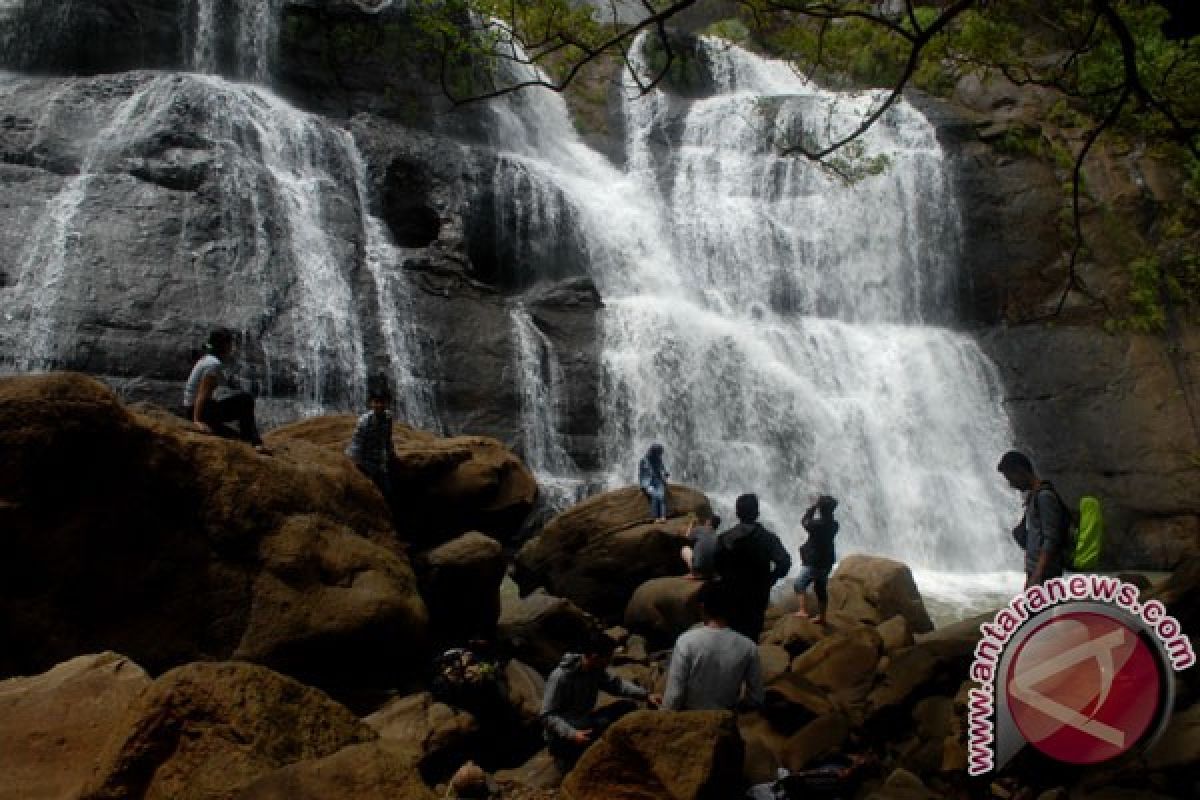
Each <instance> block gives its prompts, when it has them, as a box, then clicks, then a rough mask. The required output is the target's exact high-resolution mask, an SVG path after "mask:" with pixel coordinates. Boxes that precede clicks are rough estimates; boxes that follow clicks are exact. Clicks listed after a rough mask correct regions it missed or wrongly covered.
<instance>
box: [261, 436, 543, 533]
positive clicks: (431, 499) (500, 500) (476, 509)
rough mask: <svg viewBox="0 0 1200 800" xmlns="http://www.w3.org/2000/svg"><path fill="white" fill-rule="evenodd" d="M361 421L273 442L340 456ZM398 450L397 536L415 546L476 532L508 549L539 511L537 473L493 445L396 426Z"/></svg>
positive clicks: (480, 438) (395, 484) (394, 486)
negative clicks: (305, 444) (400, 534)
mask: <svg viewBox="0 0 1200 800" xmlns="http://www.w3.org/2000/svg"><path fill="white" fill-rule="evenodd" d="M355 420H356V418H355V417H354V416H352V415H349V414H343V415H336V416H328V417H318V418H315V419H308V420H302V421H300V422H295V423H292V424H290V425H285V426H283V427H281V428H277V429H276V430H274V431H272V432H271V434H270V435H269V436H268V437H267V440H268V442H270V443H271V444H272V445H275V444H277V443H282V442H293V441H304V442H309V443H312V444H316V445H319V446H320V447H322V448H325V449H326V450H328V451H330V452H333V453H336V454H338V455H341V453H342V452H343V451H344V450H345V448H346V445H347V444H348V443H349V441H350V436H351V435H352V434H353V433H354V425H355ZM392 442H393V444H394V445H395V450H396V458H395V461H394V462H393V463H392V464H391V478H392V489H393V492H394V495H395V497H394V498H393V502H394V504H393V509H394V511H395V516H396V523H397V528H398V529H399V530H400V531H401V532H403V533H407V534H408V535H410V536H411V537H412V538H413V539H414V540H416V541H420V542H426V543H436V542H443V541H446V540H448V539H452V538H454V537H455V536H458V535H459V534H462V533H466V532H467V531H472V530H474V531H483V532H484V533H486V534H487V535H489V536H492V537H493V538H496V539H499V540H500V541H508V540H509V539H511V538H512V537H513V536H514V535H516V534H517V533H518V532H519V531H520V529H521V523H522V522H523V521H524V520H525V517H527V516H528V515H529V512H530V511H532V510H533V505H534V502H535V501H536V500H537V481H536V480H535V479H534V477H533V473H531V472H530V471H529V469H528V468H527V467H526V466H525V464H524V463H523V462H522V461H521V460H520V459H519V458H517V457H516V456H515V455H514V454H513V453H512V452H511V451H509V450H508V449H507V448H506V447H504V445H503V444H501V443H500V442H499V441H497V440H495V439H489V438H487V437H484V436H454V437H450V438H441V437H438V436H434V435H432V434H429V433H426V432H424V431H418V430H416V429H414V428H410V427H408V426H407V425H402V424H398V423H397V424H394V425H393V429H392Z"/></svg>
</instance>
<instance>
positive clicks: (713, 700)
mask: <svg viewBox="0 0 1200 800" xmlns="http://www.w3.org/2000/svg"><path fill="white" fill-rule="evenodd" d="M696 602H697V603H699V605H700V610H701V613H702V614H703V615H704V624H703V625H700V626H697V627H695V628H692V629H691V630H690V631H688V632H686V633H684V634H683V635H682V636H680V637H679V640H678V641H676V642H675V649H674V650H673V651H672V653H671V665H670V667H669V668H668V670H667V690H666V692H665V693H664V694H663V708H665V709H667V710H669V711H734V710H736V708H737V707H738V705H739V701H740V700H741V698H742V687H743V686H745V687H746V697H745V706H746V707H748V708H757V707H758V706H761V705H762V702H763V684H762V668H761V666H760V665H759V661H758V646H757V645H755V643H754V642H752V641H750V640H749V639H748V638H746V637H745V636H743V635H742V634H740V633H738V632H737V631H735V630H733V629H731V628H730V627H729V609H730V598H729V595H728V591H727V588H726V586H725V585H724V584H723V583H722V582H720V581H710V582H709V583H706V584H704V585H703V586H702V587H700V590H699V591H697V592H696Z"/></svg>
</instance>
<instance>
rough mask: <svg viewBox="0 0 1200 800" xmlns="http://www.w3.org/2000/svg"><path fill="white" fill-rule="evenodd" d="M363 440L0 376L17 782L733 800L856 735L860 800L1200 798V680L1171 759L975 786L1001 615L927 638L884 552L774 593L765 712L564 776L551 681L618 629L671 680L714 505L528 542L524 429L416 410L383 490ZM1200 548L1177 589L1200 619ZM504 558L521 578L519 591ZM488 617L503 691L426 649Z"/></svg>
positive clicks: (1186, 608) (343, 426)
mask: <svg viewBox="0 0 1200 800" xmlns="http://www.w3.org/2000/svg"><path fill="white" fill-rule="evenodd" d="M350 430H351V420H350V419H349V418H345V417H325V418H315V419H310V420H307V421H305V422H302V423H297V424H295V425H292V426H288V427H285V428H282V429H279V430H277V431H274V432H272V433H271V434H270V435H269V436H268V442H269V443H270V444H271V446H272V447H273V449H274V451H275V455H274V456H271V457H264V456H259V455H257V454H255V453H254V451H253V450H252V449H250V448H249V447H248V446H246V445H243V444H241V443H238V442H232V441H226V440H220V439H216V438H213V437H210V436H205V435H201V434H198V433H196V432H194V431H191V430H189V429H188V428H187V426H186V425H185V424H184V423H183V422H182V421H181V420H177V419H175V418H173V417H171V416H170V415H169V414H167V413H166V412H164V411H161V410H159V409H156V408H153V407H149V406H139V407H129V406H125V405H123V404H122V403H120V402H119V401H118V400H117V398H116V397H115V396H114V395H113V394H112V393H111V392H110V391H109V390H108V389H107V388H105V387H104V386H103V385H101V384H99V383H98V382H96V381H94V380H92V379H90V378H86V377H83V376H79V375H72V374H50V375H45V376H36V377H21V378H4V379H0V449H2V450H3V452H4V453H5V454H6V458H5V459H4V461H3V463H2V464H0V530H3V532H4V535H3V543H4V544H5V546H6V554H5V558H4V559H3V560H2V561H0V678H2V679H3V680H0V775H3V776H4V778H3V780H2V781H0V798H5V799H6V800H7V798H14V799H15V798H22V800H32V799H33V798H117V797H120V798H160V797H161V798H166V797H170V798H182V799H184V800H186V799H188V798H209V799H211V798H283V797H287V798H328V797H345V796H355V797H360V798H366V799H367V800H369V799H370V798H385V797H387V798H395V797H404V798H413V799H417V798H434V797H441V796H445V793H446V781H447V780H448V779H449V778H450V776H451V775H452V773H453V772H454V771H455V770H457V769H458V767H459V766H460V765H462V764H463V763H464V762H466V761H467V760H473V761H475V762H476V763H477V764H479V765H481V767H482V768H483V769H484V770H485V771H486V776H487V780H488V781H489V782H490V787H491V792H492V794H491V796H492V797H496V798H540V799H541V800H551V798H571V799H572V800H584V799H585V798H587V799H590V798H597V800H598V799H599V798H605V799H606V800H611V798H635V797H636V798H670V799H671V800H682V799H683V798H712V799H713V800H725V799H726V798H736V797H739V796H741V793H742V792H743V791H744V789H745V787H746V786H748V785H750V784H754V783H759V782H764V781H769V780H772V779H773V778H774V777H775V775H776V773H777V770H778V769H779V768H781V767H782V768H786V769H788V770H791V771H793V772H795V771H800V770H803V769H806V768H809V767H812V766H815V765H820V764H823V763H827V762H828V760H829V759H830V758H831V757H834V756H845V755H850V754H852V755H854V756H856V757H860V758H861V759H862V763H863V765H862V767H861V769H859V770H858V771H856V773H855V778H854V783H855V785H854V788H853V789H852V790H850V794H851V795H852V796H855V797H861V798H925V797H929V798H933V797H980V796H995V797H1005V796H1013V795H1012V793H1011V792H1012V791H1013V789H1014V788H1016V787H1022V786H1023V787H1027V788H1030V789H1037V790H1044V791H1052V792H1054V793H1052V794H1049V795H1042V796H1046V797H1060V796H1064V795H1063V792H1064V791H1066V789H1068V788H1069V790H1070V796H1071V797H1072V798H1074V797H1080V798H1118V797H1133V796H1137V797H1180V796H1187V793H1188V791H1189V790H1190V789H1192V788H1194V783H1193V782H1194V780H1195V774H1196V767H1197V763H1198V761H1200V746H1198V742H1200V740H1198V739H1197V738H1196V721H1197V720H1198V719H1200V714H1198V710H1200V705H1197V700H1200V684H1198V683H1197V681H1196V678H1195V674H1194V673H1195V670H1191V671H1189V672H1185V673H1183V674H1182V676H1181V682H1180V684H1179V688H1178V693H1177V708H1176V714H1175V717H1174V719H1173V721H1172V722H1171V724H1170V728H1169V729H1168V730H1167V732H1166V734H1165V736H1164V738H1163V740H1162V743H1161V744H1160V745H1159V746H1158V747H1157V748H1155V749H1154V750H1153V751H1151V753H1150V754H1149V755H1148V756H1146V757H1139V758H1136V759H1133V758H1130V759H1127V760H1125V761H1118V762H1115V763H1114V764H1110V765H1106V766H1105V768H1104V769H1102V770H1096V771H1092V772H1088V773H1086V774H1085V773H1074V772H1070V771H1063V770H1057V769H1049V768H1048V767H1047V765H1046V764H1044V763H1040V762H1038V761H1036V760H1035V759H1032V758H1022V759H1019V760H1018V761H1017V762H1016V763H1015V764H1014V765H1013V766H1012V767H1011V768H1009V769H1007V770H1006V772H1005V778H1004V781H1005V782H1004V783H1001V782H996V781H994V780H993V779H990V778H989V779H986V780H978V781H976V780H972V779H968V778H967V776H966V773H965V767H966V750H965V713H966V711H965V703H966V699H965V698H966V691H967V689H968V688H969V687H970V686H971V685H972V684H970V683H969V682H968V681H967V674H968V665H969V662H970V659H971V657H972V652H973V650H974V647H975V644H976V641H977V639H978V636H979V632H978V627H977V623H976V622H972V621H968V622H967V623H963V624H961V625H956V626H951V627H949V628H945V629H938V630H931V628H932V625H931V623H930V620H929V617H928V614H927V613H926V610H925V608H924V604H923V603H922V601H921V597H920V595H919V593H918V592H917V590H916V587H915V585H914V584H913V580H912V576H911V574H910V572H909V570H908V569H907V568H906V567H905V566H904V565H903V564H900V563H897V562H894V561H889V560H887V559H881V558H876V557H872V556H867V555H847V556H846V557H844V558H843V559H842V561H841V562H840V564H839V567H838V569H837V572H836V573H835V575H834V577H833V579H832V581H831V587H830V591H831V605H830V613H829V624H828V625H827V626H825V627H820V626H817V625H814V624H813V623H812V622H811V621H808V620H803V619H798V618H796V617H794V616H792V615H791V614H789V613H787V612H788V611H790V610H792V609H791V607H789V606H788V605H786V604H785V605H782V606H780V607H777V608H774V609H772V611H771V613H770V614H769V615H768V619H767V626H766V629H765V630H764V631H763V634H762V636H761V637H760V641H759V653H760V658H761V660H762V664H763V669H764V673H765V674H764V677H765V679H766V683H767V702H766V704H765V706H764V707H763V708H762V709H760V710H758V711H755V712H752V713H742V714H738V715H734V714H730V713H716V712H683V713H675V712H660V711H641V712H638V713H635V714H632V715H631V716H629V717H627V718H625V719H624V720H622V721H621V722H620V723H619V724H618V725H616V726H614V727H613V728H611V729H610V730H609V731H608V733H607V734H606V735H605V736H604V738H603V739H602V740H601V741H600V742H599V743H598V744H597V745H596V746H594V747H592V748H591V749H590V750H589V752H588V753H587V754H586V755H585V757H584V758H583V759H582V760H581V761H580V763H579V764H578V765H577V767H576V768H575V769H574V770H573V771H572V772H571V773H570V774H568V775H566V776H561V775H558V774H557V772H556V771H555V769H554V767H553V763H552V761H551V760H550V759H549V758H548V756H547V754H546V752H545V751H544V750H542V743H541V739H540V735H539V734H540V723H539V718H538V714H539V710H540V701H541V694H542V691H543V686H544V681H545V677H546V676H547V674H548V673H549V671H550V670H551V669H552V668H553V666H554V665H555V664H556V663H557V661H558V660H559V659H560V658H561V656H562V654H563V653H564V652H566V651H568V650H569V649H571V648H572V647H573V646H574V644H575V643H576V642H578V641H579V639H580V637H581V636H583V635H584V634H585V633H586V632H587V631H589V630H592V629H594V628H597V627H603V628H606V629H608V631H609V633H610V634H611V635H612V636H614V637H615V638H616V639H617V641H618V642H619V643H620V648H619V649H618V652H617V656H616V659H615V661H614V664H615V665H616V666H615V667H614V669H615V671H616V672H617V673H619V674H621V675H622V676H623V677H625V678H627V679H629V680H633V681H635V682H637V683H639V684H641V685H642V686H644V687H646V688H648V689H651V690H654V691H660V692H661V691H662V689H663V683H664V674H665V668H666V662H667V658H668V657H669V648H670V646H671V644H672V642H673V641H674V638H675V637H676V636H678V634H679V633H681V632H682V631H683V630H686V629H687V627H689V626H690V625H691V624H693V623H694V622H695V621H696V620H697V619H698V616H697V610H696V608H695V607H694V604H693V603H692V602H691V596H692V595H693V594H694V592H695V590H696V588H697V583H696V582H695V581H689V580H686V579H685V578H683V577H681V575H682V573H683V571H684V570H683V564H682V562H681V561H680V560H679V556H678V549H679V545H680V544H681V539H680V536H679V535H680V534H681V533H682V532H683V530H684V528H685V526H686V517H685V515H686V514H687V512H688V510H689V509H691V508H693V507H695V506H696V505H697V504H699V503H701V502H704V500H705V498H704V497H703V495H702V494H700V493H699V492H698V491H696V490H695V489H691V488H688V487H684V486H672V487H671V495H672V496H671V499H672V504H671V507H672V508H673V509H674V516H672V517H671V518H670V519H668V520H667V521H666V522H665V523H662V524H655V523H653V522H651V521H650V520H649V519H648V518H647V509H646V508H645V503H644V501H643V500H642V498H641V496H640V495H639V494H638V492H637V491H636V490H634V489H623V490H618V491H615V492H609V493H606V494H602V495H598V496H595V497H592V498H589V499H588V500H586V501H584V502H582V503H580V504H578V505H577V506H575V507H573V508H571V509H568V510H567V511H565V512H564V513H562V514H559V515H558V516H556V517H555V518H553V519H552V520H550V521H549V523H548V524H547V525H546V526H545V527H544V528H543V529H542V530H541V531H540V532H537V533H536V535H534V536H533V538H531V539H529V540H527V541H525V542H523V543H522V542H520V541H518V537H519V535H520V533H519V532H520V530H521V522H522V520H523V519H524V517H525V516H526V515H527V514H528V513H529V512H530V510H531V509H532V508H533V504H534V502H535V500H536V491H537V487H536V484H535V483H534V481H533V479H532V477H531V476H530V474H529V472H528V470H527V469H526V468H525V467H524V465H523V464H521V462H520V461H519V460H518V459H517V458H516V457H514V456H513V455H512V454H511V453H508V452H507V451H506V450H505V449H504V448H503V447H502V446H501V445H499V443H497V442H495V441H494V440H489V439H486V438H481V437H470V438H463V437H459V438H449V439H446V438H440V437H436V436H433V435H431V434H427V433H422V432H420V431H415V430H411V429H408V428H405V427H403V426H397V430H396V433H395V444H396V449H397V462H396V463H395V464H394V468H395V474H396V475H397V477H398V478H399V483H400V485H401V486H402V489H401V491H399V492H398V493H397V498H396V502H395V503H394V504H393V506H392V507H391V508H390V509H389V507H388V504H387V503H386V502H385V500H384V499H383V497H381V496H380V495H379V494H378V492H377V491H376V490H375V488H374V486H373V484H371V483H370V482H369V481H368V480H366V479H365V478H364V477H362V476H361V475H360V474H359V473H358V471H357V470H356V469H355V468H354V467H353V465H352V464H351V463H350V462H349V460H348V459H346V458H345V457H344V456H343V455H342V454H341V449H342V448H343V447H344V443H345V440H346V438H347V437H348V435H349V432H350ZM1198 564H1200V562H1196V561H1194V560H1193V561H1191V562H1188V563H1187V564H1186V565H1185V566H1184V567H1181V568H1180V569H1179V570H1177V571H1176V573H1175V575H1174V576H1173V577H1172V578H1170V579H1169V580H1168V581H1167V582H1166V583H1165V584H1164V585H1163V586H1161V587H1159V588H1158V589H1156V590H1155V593H1156V596H1158V597H1160V598H1161V599H1162V600H1163V601H1164V602H1165V603H1166V604H1167V607H1168V609H1169V610H1170V612H1171V613H1172V614H1174V615H1175V616H1176V617H1178V618H1179V620H1180V621H1181V622H1182V623H1183V626H1184V630H1185V631H1193V632H1194V631H1196V630H1198V629H1200V611H1198V609H1200V605H1198V598H1200V595H1198V594H1197V586H1198V584H1200V565H1198ZM510 571H513V572H514V573H515V575H516V578H517V580H518V581H519V582H520V584H521V586H522V588H523V589H524V590H525V591H526V594H525V595H524V596H523V597H522V596H518V595H517V594H516V593H514V592H511V591H501V583H502V580H503V579H504V576H505V574H506V573H508V572H510ZM480 638H485V639H487V640H489V641H490V642H491V647H492V650H491V655H490V659H491V661H490V662H489V663H494V664H495V665H496V673H495V676H496V680H495V684H494V685H495V686H496V687H497V695H496V698H497V702H493V703H490V704H484V705H482V706H481V705H477V704H472V703H470V702H468V701H466V700H463V701H461V702H459V701H456V700H455V699H454V698H453V697H450V696H448V695H447V694H446V692H445V691H444V686H439V685H438V683H437V682H436V681H434V680H433V678H434V675H433V674H432V673H431V671H430V669H429V665H430V661H431V658H432V656H433V655H434V654H435V653H438V652H441V651H442V650H443V649H444V648H447V647H452V646H461V645H463V644H465V643H467V642H468V641H469V640H472V639H480ZM1006 787H1007V788H1006ZM1031 796H1032V795H1031Z"/></svg>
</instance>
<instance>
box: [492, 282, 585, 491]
mask: <svg viewBox="0 0 1200 800" xmlns="http://www.w3.org/2000/svg"><path fill="white" fill-rule="evenodd" d="M509 315H510V317H511V319H512V326H513V341H514V343H515V344H516V349H515V354H514V356H515V358H514V361H515V363H514V365H513V366H514V372H515V378H516V383H517V387H518V390H519V392H520V398H521V412H520V414H521V415H520V420H519V424H518V430H519V433H520V436H521V442H522V445H523V453H522V456H523V457H524V459H525V462H526V463H527V464H529V465H530V467H531V468H532V469H533V471H534V475H535V476H536V477H537V479H538V485H539V486H540V487H541V489H542V493H543V494H544V495H549V496H548V497H545V498H543V500H544V501H546V502H548V503H549V504H550V505H557V506H559V507H562V506H566V505H569V504H570V503H572V502H574V501H577V500H579V499H580V493H581V491H582V490H583V486H584V484H583V481H582V479H581V477H580V474H579V470H578V469H576V467H575V463H574V461H573V460H572V459H571V456H570V454H569V453H567V448H566V447H565V446H564V443H563V437H562V433H561V432H562V430H563V428H564V423H565V422H566V399H565V394H566V393H565V383H566V378H565V376H564V374H563V369H562V364H561V363H560V362H559V358H558V354H557V353H556V352H555V349H554V343H553V342H551V341H550V338H549V337H548V336H546V334H544V333H542V331H541V329H540V328H538V326H537V323H536V322H535V321H534V319H533V316H532V315H531V314H530V313H529V311H528V309H526V308H525V307H524V306H521V305H518V306H517V307H515V308H513V309H512V310H511V311H510V312H509Z"/></svg>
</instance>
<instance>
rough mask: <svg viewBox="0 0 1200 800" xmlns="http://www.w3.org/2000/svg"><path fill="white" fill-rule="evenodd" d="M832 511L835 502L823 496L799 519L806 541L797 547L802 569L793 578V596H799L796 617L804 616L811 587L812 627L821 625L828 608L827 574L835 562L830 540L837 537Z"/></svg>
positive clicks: (836, 525) (835, 557)
mask: <svg viewBox="0 0 1200 800" xmlns="http://www.w3.org/2000/svg"><path fill="white" fill-rule="evenodd" d="M835 508H837V500H835V499H834V498H833V497H830V496H829V495H827V494H823V495H821V496H820V497H818V498H817V501H816V502H815V503H813V504H812V505H811V506H809V507H808V510H807V511H805V512H804V517H803V519H801V524H803V525H804V530H806V531H808V541H806V542H805V543H804V544H803V545H801V547H800V563H802V564H803V565H804V568H803V569H801V570H800V574H799V575H797V576H796V584H795V589H796V594H798V595H800V610H799V611H797V612H796V616H797V617H807V616H808V594H807V590H808V587H809V586H810V585H811V586H812V587H813V591H814V592H816V594H817V615H816V616H815V617H813V618H812V621H813V622H816V623H821V622H824V621H825V609H826V607H828V605H829V591H828V588H827V587H828V584H829V573H830V572H831V571H832V570H833V562H835V561H837V553H836V552H835V551H834V547H833V537H835V536H837V533H838V523H837V520H835V519H834V518H833V511H834V509H835Z"/></svg>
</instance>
